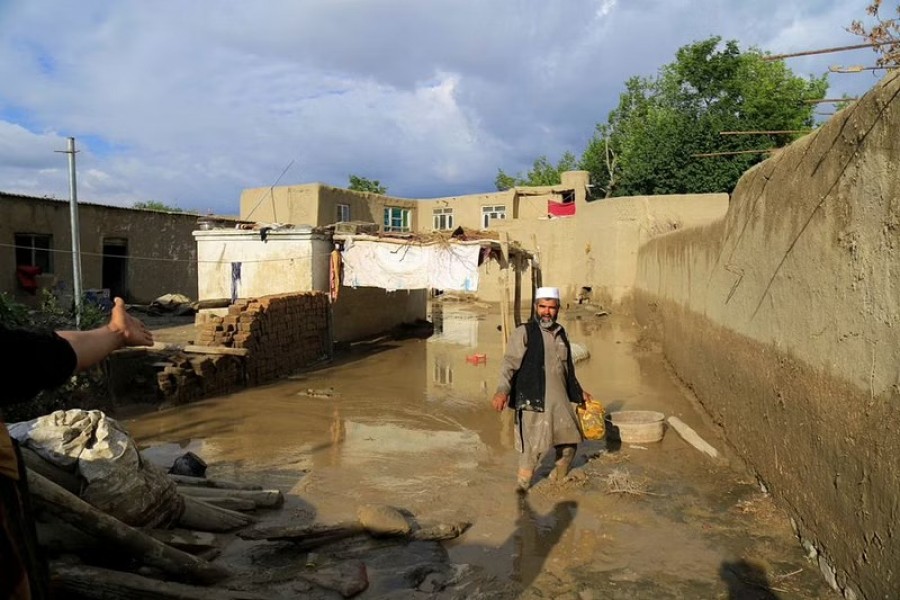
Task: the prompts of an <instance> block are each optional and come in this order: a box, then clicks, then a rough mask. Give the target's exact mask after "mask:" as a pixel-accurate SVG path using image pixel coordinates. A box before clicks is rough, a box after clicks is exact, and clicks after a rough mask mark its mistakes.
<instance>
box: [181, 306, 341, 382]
mask: <svg viewBox="0 0 900 600" xmlns="http://www.w3.org/2000/svg"><path fill="white" fill-rule="evenodd" d="M198 333H199V335H198V337H197V344H198V345H206V346H225V347H231V348H246V349H247V351H248V354H247V357H246V359H245V360H246V363H245V367H246V375H247V383H248V384H249V385H258V384H260V383H265V382H267V381H271V380H273V379H276V378H278V377H281V376H284V375H287V374H290V373H293V372H295V371H297V370H298V369H301V368H303V367H305V366H308V365H310V364H312V363H314V362H316V361H318V360H321V359H322V358H324V357H325V356H326V355H327V352H328V297H327V296H326V295H325V294H322V293H315V292H311V293H304V294H284V295H276V296H262V297H260V298H251V299H241V300H238V301H237V302H235V303H234V304H232V305H231V306H230V307H229V308H228V314H227V315H225V316H224V317H211V318H210V319H209V320H208V321H207V322H206V323H205V324H204V326H203V328H202V329H201V330H200V331H199V332H198Z"/></svg>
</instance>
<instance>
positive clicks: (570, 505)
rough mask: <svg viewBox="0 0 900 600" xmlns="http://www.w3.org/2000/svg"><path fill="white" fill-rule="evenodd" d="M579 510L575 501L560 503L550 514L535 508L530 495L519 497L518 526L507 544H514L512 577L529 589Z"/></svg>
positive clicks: (505, 544)
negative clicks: (542, 512) (540, 512)
mask: <svg viewBox="0 0 900 600" xmlns="http://www.w3.org/2000/svg"><path fill="white" fill-rule="evenodd" d="M577 512H578V503H577V502H574V501H566V502H557V503H556V505H554V507H553V509H552V510H551V511H550V512H549V513H547V514H546V515H539V514H538V513H536V512H535V510H534V509H533V508H532V507H531V504H530V503H529V501H528V497H527V496H526V495H521V496H519V498H518V517H517V519H516V529H515V531H513V533H512V535H511V536H510V538H509V539H508V540H507V542H506V543H504V544H503V547H504V548H505V547H509V546H512V548H513V550H514V552H513V556H514V557H515V558H514V559H513V572H512V580H513V581H515V582H516V583H518V584H519V585H520V586H521V587H522V589H523V590H526V589H528V588H529V587H530V586H531V583H532V582H533V581H534V579H535V578H536V577H537V576H538V575H539V574H540V573H541V571H542V570H543V568H544V562H545V561H546V560H547V556H548V555H549V554H550V551H551V550H553V547H554V546H556V544H557V543H558V542H559V540H560V538H561V537H562V535H563V533H564V532H565V531H566V529H568V528H569V525H571V524H572V521H573V520H574V519H575V514H576V513H577Z"/></svg>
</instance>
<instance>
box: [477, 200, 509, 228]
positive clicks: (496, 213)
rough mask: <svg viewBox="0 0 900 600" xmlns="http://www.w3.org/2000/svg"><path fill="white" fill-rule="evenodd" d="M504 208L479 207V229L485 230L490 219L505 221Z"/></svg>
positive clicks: (501, 206)
mask: <svg viewBox="0 0 900 600" xmlns="http://www.w3.org/2000/svg"><path fill="white" fill-rule="evenodd" d="M505 218H506V206H505V205H502V204H501V205H498V206H482V207H481V228H482V229H487V228H488V226H489V225H490V223H491V219H505Z"/></svg>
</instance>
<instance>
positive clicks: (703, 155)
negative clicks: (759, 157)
mask: <svg viewBox="0 0 900 600" xmlns="http://www.w3.org/2000/svg"><path fill="white" fill-rule="evenodd" d="M776 150H778V148H769V149H768V150H735V151H733V152H704V153H703V154H691V156H692V157H694V158H704V157H707V156H733V155H735V154H765V153H767V152H774V151H776Z"/></svg>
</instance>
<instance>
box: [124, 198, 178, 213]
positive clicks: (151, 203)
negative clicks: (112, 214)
mask: <svg viewBox="0 0 900 600" xmlns="http://www.w3.org/2000/svg"><path fill="white" fill-rule="evenodd" d="M131 207H132V208H137V209H140V210H155V211H158V212H184V210H183V209H181V208H178V207H177V206H170V205H168V204H165V203H164V202H159V201H157V200H148V201H146V202H135V203H134V204H132V205H131Z"/></svg>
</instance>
